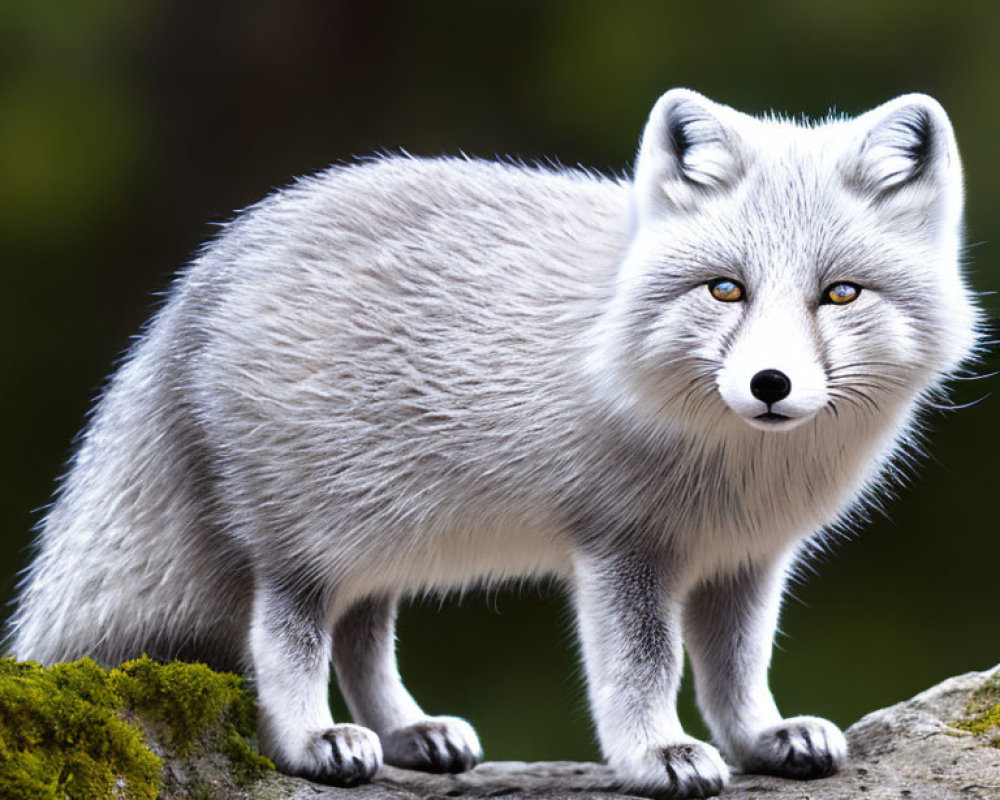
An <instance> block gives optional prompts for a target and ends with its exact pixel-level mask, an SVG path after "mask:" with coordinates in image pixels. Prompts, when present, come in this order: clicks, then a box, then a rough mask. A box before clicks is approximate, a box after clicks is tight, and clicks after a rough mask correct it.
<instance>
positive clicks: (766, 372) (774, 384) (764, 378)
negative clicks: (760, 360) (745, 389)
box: [750, 369, 792, 405]
mask: <svg viewBox="0 0 1000 800" xmlns="http://www.w3.org/2000/svg"><path fill="white" fill-rule="evenodd" d="M790 391H792V381H791V378H789V377H788V376H787V375H786V374H785V373H784V372H780V371H779V370H776V369H762V370H761V371H760V372H758V373H757V374H756V375H754V376H753V378H751V379H750V393H751V394H753V396H754V397H756V398H757V399H758V400H760V401H761V402H762V403H767V404H768V405H771V403H777V402H778V401H779V400H784V399H785V398H786V397H788V393H789V392H790Z"/></svg>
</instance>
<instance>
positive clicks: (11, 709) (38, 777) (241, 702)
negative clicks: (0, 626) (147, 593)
mask: <svg viewBox="0 0 1000 800" xmlns="http://www.w3.org/2000/svg"><path fill="white" fill-rule="evenodd" d="M255 718H256V709H255V708H254V704H253V700H252V699H251V697H250V694H249V693H248V692H247V691H246V689H245V687H244V685H243V682H242V680H241V679H240V678H239V677H237V676H235V675H232V674H227V673H217V672H213V671H212V670H210V669H208V667H206V666H204V665H201V664H184V663H180V662H175V663H172V664H157V663H156V662H155V661H153V660H152V659H149V658H146V657H143V658H140V659H137V660H135V661H130V662H128V663H126V664H123V665H122V666H121V667H119V668H118V669H115V670H112V671H111V672H110V673H109V672H106V671H105V670H103V669H101V668H100V667H99V666H98V665H97V664H95V663H94V662H93V661H91V660H89V659H83V660H82V661H77V662H74V663H70V664H57V665H55V666H53V667H50V668H43V667H41V666H39V665H38V664H34V663H31V662H17V661H14V660H12V659H0V797H11V798H13V797H17V798H23V799H24V800H78V799H79V800H101V799H102V798H124V800H153V798H155V797H156V796H157V794H158V793H159V791H160V788H161V767H162V764H161V762H160V760H159V758H157V756H156V755H154V754H153V753H152V751H150V749H149V748H148V747H147V746H146V742H145V736H144V728H148V729H149V730H150V731H152V732H153V733H154V734H155V735H156V738H157V740H158V741H159V743H160V744H161V746H162V747H163V748H164V751H165V752H166V753H167V754H169V755H171V756H176V757H180V758H183V757H187V756H191V755H197V754H198V753H199V752H201V751H203V750H217V751H219V752H221V753H222V754H223V755H225V756H226V757H227V758H228V759H229V761H230V762H231V768H232V769H231V771H232V774H233V777H234V780H235V781H236V782H237V783H240V784H245V783H247V782H249V781H251V780H254V779H257V778H259V777H261V776H262V775H263V774H264V772H266V771H267V770H269V769H272V768H273V765H272V764H271V763H270V761H268V760H267V759H265V758H263V757H262V756H260V755H258V754H257V752H256V751H255V750H254V749H253V747H252V745H251V743H250V737H251V736H252V735H253V730H254V725H255Z"/></svg>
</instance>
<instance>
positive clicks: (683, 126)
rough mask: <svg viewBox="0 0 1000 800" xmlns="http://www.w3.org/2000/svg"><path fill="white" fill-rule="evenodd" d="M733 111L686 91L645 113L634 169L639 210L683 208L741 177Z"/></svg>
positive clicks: (673, 92) (669, 96)
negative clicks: (646, 117) (647, 119)
mask: <svg viewBox="0 0 1000 800" xmlns="http://www.w3.org/2000/svg"><path fill="white" fill-rule="evenodd" d="M735 114H736V112H734V111H733V110H732V109H729V108H727V107H725V106H720V105H718V104H717V103H713V102H712V101H711V100H709V99H708V98H707V97H704V96H703V95H700V94H698V93H697V92H692V91H691V90H689V89H671V90H670V91H669V92H667V93H666V94H664V95H663V96H662V97H661V98H660V99H659V100H657V102H656V105H655V106H653V110H652V112H651V113H650V115H649V121H648V122H647V123H646V128H645V130H644V131H643V133H642V144H641V145H640V146H639V157H638V160H637V163H636V170H635V187H636V192H637V200H638V202H639V206H640V212H641V213H646V212H654V213H655V211H656V210H657V209H661V208H666V209H674V210H686V209H690V208H691V207H693V206H695V205H696V204H697V202H698V201H699V200H700V199H701V198H702V197H704V196H705V195H706V194H709V193H712V192H715V191H719V190H724V189H726V188H729V187H730V186H732V185H734V184H735V183H736V182H737V181H738V180H739V178H740V176H741V175H742V174H743V158H742V156H741V148H740V142H739V137H738V135H737V133H736V130H735V126H734V125H733V119H732V117H733V116H734V115H735Z"/></svg>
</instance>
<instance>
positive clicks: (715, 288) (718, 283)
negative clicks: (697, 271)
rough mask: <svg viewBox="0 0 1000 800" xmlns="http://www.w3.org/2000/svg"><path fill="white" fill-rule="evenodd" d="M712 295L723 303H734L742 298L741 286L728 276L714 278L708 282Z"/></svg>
mask: <svg viewBox="0 0 1000 800" xmlns="http://www.w3.org/2000/svg"><path fill="white" fill-rule="evenodd" d="M708 290H709V291H710V292H711V293H712V297H714V298H715V299H716V300H721V301H722V302H723V303H736V302H738V301H740V300H742V299H743V286H742V285H740V284H739V283H737V282H736V281H734V280H730V279H729V278H716V279H715V280H714V281H709V282H708Z"/></svg>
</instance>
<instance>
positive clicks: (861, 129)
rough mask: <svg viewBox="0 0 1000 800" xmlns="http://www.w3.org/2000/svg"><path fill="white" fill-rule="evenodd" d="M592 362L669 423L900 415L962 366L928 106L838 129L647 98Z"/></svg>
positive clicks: (954, 186) (955, 208)
mask: <svg viewBox="0 0 1000 800" xmlns="http://www.w3.org/2000/svg"><path fill="white" fill-rule="evenodd" d="M632 192H633V196H632V206H633V211H632V214H633V231H632V239H631V244H630V247H629V250H628V254H627V256H626V258H625V259H624V261H623V262H622V264H621V265H620V268H619V271H618V274H617V277H616V282H615V286H614V292H613V296H612V299H611V303H610V307H609V309H608V311H607V313H606V315H605V317H604V319H603V321H602V324H601V329H602V334H601V337H602V341H603V343H602V345H601V347H600V348H599V352H600V355H599V356H598V359H599V361H600V362H601V363H602V365H603V366H605V367H606V366H608V364H609V362H610V363H612V364H613V365H614V371H615V372H616V386H617V388H618V390H619V391H621V390H622V388H623V387H624V393H625V394H627V395H628V397H629V398H631V399H632V400H634V401H635V402H636V403H638V404H640V405H641V406H642V407H644V408H645V409H647V410H651V411H652V412H653V413H654V414H655V415H657V416H659V417H661V418H662V419H664V420H667V421H669V424H671V425H683V424H685V423H690V422H694V423H696V424H697V426H698V428H699V429H701V430H704V429H705V427H706V424H708V425H710V426H714V427H716V428H719V429H724V428H726V427H728V424H734V425H738V426H743V425H749V426H752V427H754V428H759V429H763V430H767V431H776V432H777V431H784V430H788V429H790V428H793V427H796V426H800V425H803V424H804V423H807V422H808V421H810V420H815V419H822V418H824V417H828V418H829V419H830V420H831V421H836V420H837V419H841V420H842V419H843V418H844V417H849V416H852V415H853V416H855V417H860V418H862V419H872V418H874V417H877V416H878V415H879V414H881V413H883V412H885V413H892V412H893V411H894V410H899V409H900V408H902V407H904V406H909V405H912V404H913V403H914V402H915V401H916V400H918V399H919V398H920V397H922V396H925V395H926V394H927V393H928V392H930V391H932V390H933V389H934V388H935V387H937V386H939V385H940V384H941V381H942V380H943V379H944V378H946V377H947V376H948V375H949V374H951V373H952V372H954V371H955V370H956V369H957V368H958V367H959V365H960V364H961V362H962V361H963V360H964V359H966V358H967V356H968V355H969V353H970V351H971V350H972V349H973V348H974V346H975V343H976V329H977V321H978V317H977V311H976V308H975V306H974V304H973V302H972V300H971V297H970V293H969V291H968V289H967V287H966V285H965V283H964V281H963V277H962V275H961V272H960V269H959V255H960V249H961V240H960V239H961V220H962V174H961V166H960V162H959V157H958V150H957V148H956V146H955V138H954V135H953V132H952V128H951V124H950V123H949V120H948V117H947V115H946V114H945V112H944V110H943V109H942V108H941V106H940V105H939V104H938V103H937V102H936V101H935V100H933V99H932V98H930V97H927V96H925V95H918V94H912V95H906V96H903V97H899V98H897V99H895V100H892V101H891V102H888V103H886V104H885V105H882V106H880V107H878V108H876V109H875V110H873V111H870V112H868V113H866V114H863V115H861V116H859V117H856V118H854V119H847V120H833V119H831V120H828V121H825V122H822V123H819V124H806V123H794V122H790V121H785V120H779V119H771V118H767V119H759V118H755V117H751V116H747V115H745V114H742V113H739V112H737V111H735V110H733V109H731V108H728V107H726V106H722V105H719V104H716V103H713V102H712V101H710V100H708V99H706V98H705V97H702V96H701V95H699V94H697V93H695V92H692V91H688V90H684V89H675V90H672V91H670V92H667V93H666V94H665V95H663V96H662V97H661V98H660V99H659V101H658V102H657V103H656V105H655V107H654V108H653V111H652V113H651V115H650V118H649V122H648V123H647V125H646V128H645V131H644V133H643V136H642V144H641V146H640V150H639V156H638V161H637V166H636V173H635V180H634V184H633V189H632Z"/></svg>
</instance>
